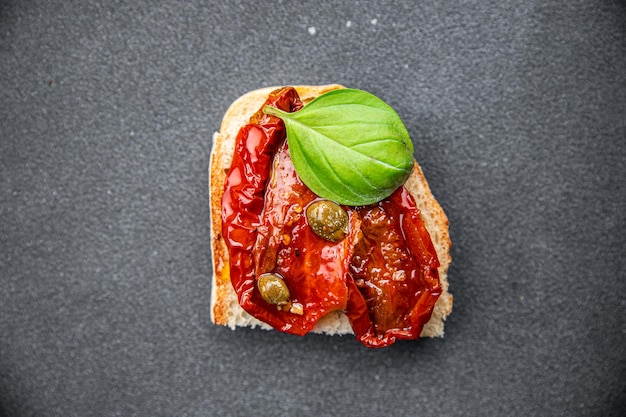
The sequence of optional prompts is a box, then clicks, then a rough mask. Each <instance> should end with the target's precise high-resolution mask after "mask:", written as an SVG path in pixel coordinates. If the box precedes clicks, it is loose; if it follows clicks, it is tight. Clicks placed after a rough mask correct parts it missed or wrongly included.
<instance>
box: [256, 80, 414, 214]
mask: <svg viewBox="0 0 626 417" xmlns="http://www.w3.org/2000/svg"><path fill="white" fill-rule="evenodd" d="M264 112H265V113H266V114H270V115H274V116H277V117H280V118H281V119H282V120H283V121H284V122H285V127H286V130H287V141H288V143H289V152H290V153H291V159H292V160H293V164H294V166H295V168H296V172H297V173H298V175H299V176H300V178H301V179H302V181H303V182H304V183H305V184H306V185H307V187H309V188H310V189H311V190H312V191H313V192H314V193H315V194H317V195H319V196H320V197H322V198H326V199H329V200H333V201H335V202H337V203H340V204H345V205H350V206H361V205H367V204H372V203H375V202H377V201H380V200H382V199H384V198H386V197H388V196H389V195H391V194H392V193H393V192H394V191H395V190H396V189H397V188H398V187H400V186H401V185H402V184H404V182H405V181H406V179H407V178H408V177H409V175H410V174H411V170H412V169H413V143H412V142H411V138H410V137H409V133H408V132H407V130H406V127H405V126H404V124H403V123H402V120H400V116H398V114H397V113H396V112H395V111H394V110H393V109H392V108H391V107H390V106H389V105H388V104H387V103H385V102H384V101H383V100H381V99H379V98H378V97H376V96H374V95H373V94H370V93H368V92H366V91H362V90H354V89H341V90H334V91H330V92H328V93H325V94H323V95H321V96H319V97H317V98H316V99H315V100H313V101H311V103H309V104H308V105H306V106H304V107H303V108H302V109H301V110H299V111H297V112H294V113H288V112H285V111H282V110H279V109H276V108H274V107H269V106H266V107H265V109H264Z"/></svg>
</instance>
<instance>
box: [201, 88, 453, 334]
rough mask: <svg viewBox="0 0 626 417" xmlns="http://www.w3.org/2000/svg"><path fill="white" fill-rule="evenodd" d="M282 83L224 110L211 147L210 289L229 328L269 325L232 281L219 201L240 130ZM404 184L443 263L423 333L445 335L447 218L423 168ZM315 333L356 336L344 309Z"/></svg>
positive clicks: (315, 91)
mask: <svg viewBox="0 0 626 417" xmlns="http://www.w3.org/2000/svg"><path fill="white" fill-rule="evenodd" d="M294 87H295V89H296V91H297V92H298V94H299V96H300V99H301V100H302V102H303V103H304V104H305V105H306V104H307V103H309V102H310V101H311V100H313V99H314V98H315V97H317V96H319V95H321V94H323V93H325V92H328V91H331V90H335V89H338V88H344V87H342V86H340V85H337V84H331V85H322V86H294ZM276 88H278V87H268V88H262V89H259V90H254V91H251V92H249V93H246V94H244V95H243V96H241V97H239V98H238V99H237V100H235V101H234V102H233V103H232V104H231V106H230V107H229V108H228V110H227V111H226V114H225V115H224V118H223V120H222V125H221V127H220V131H219V132H216V133H214V135H213V148H212V150H211V160H210V164H209V188H210V196H211V250H212V255H213V280H212V291H211V320H212V321H213V322H214V323H215V324H220V325H225V326H229V327H230V328H232V329H235V328H236V327H237V326H243V327H246V326H247V327H257V326H258V327H261V328H264V329H271V327H270V326H269V325H268V324H266V323H263V322H261V321H259V320H257V319H255V318H254V317H252V316H251V315H249V314H248V313H247V312H245V311H244V310H243V308H241V307H240V306H239V302H238V300H237V295H236V293H235V291H234V289H233V287H232V285H231V283H230V272H229V270H230V267H229V255H228V248H227V246H226V243H225V241H224V239H223V237H222V234H221V230H222V218H221V204H222V195H223V194H224V182H225V179H226V175H227V173H228V170H229V168H230V165H231V161H232V157H233V152H234V148H235V138H236V137H237V133H238V132H239V129H240V128H241V127H243V126H245V125H246V124H247V123H248V121H249V119H250V117H251V116H252V115H253V114H254V113H255V112H256V111H257V110H258V109H259V108H260V107H261V105H262V104H263V102H264V101H265V99H266V98H267V97H268V95H269V93H270V92H272V91H273V90H275V89H276ZM404 186H405V188H406V189H407V190H408V191H409V192H410V193H411V194H412V195H413V197H414V198H415V202H416V204H417V206H418V207H419V209H420V210H421V213H422V218H423V219H424V223H425V224H426V228H427V229H428V231H429V233H430V236H431V239H432V241H433V244H434V246H435V249H436V251H437V256H438V257H439V262H440V264H441V266H440V267H439V279H440V281H441V288H442V294H441V296H440V297H439V299H438V301H437V303H436V304H435V307H434V309H433V313H432V316H431V318H430V321H428V323H426V325H425V326H424V328H423V330H422V334H421V336H422V337H425V336H426V337H436V336H443V327H444V320H445V318H446V316H447V315H448V314H450V313H451V312H452V295H451V294H450V293H449V292H448V280H447V273H448V266H449V265H450V261H451V258H450V245H451V242H450V237H449V233H448V218H447V217H446V215H445V213H444V212H443V209H442V208H441V206H440V205H439V203H438V202H437V200H435V198H434V197H433V195H432V193H431V191H430V187H429V186H428V183H427V182H426V178H425V177H424V174H423V173H422V170H421V168H420V167H419V165H418V164H417V162H416V163H415V168H414V170H413V172H412V173H411V176H410V177H409V179H408V180H407V182H406V183H405V185H404ZM313 332H316V333H326V334H330V335H333V334H352V328H351V326H350V323H349V322H348V319H347V317H346V316H345V315H344V314H343V312H341V311H333V312H331V313H329V314H327V315H326V316H324V317H322V318H321V319H320V320H319V321H318V323H317V324H316V326H315V328H314V329H313Z"/></svg>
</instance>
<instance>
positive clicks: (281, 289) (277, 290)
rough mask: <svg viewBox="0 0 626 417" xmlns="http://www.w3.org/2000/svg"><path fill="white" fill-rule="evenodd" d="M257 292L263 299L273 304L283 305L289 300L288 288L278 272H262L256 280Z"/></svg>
mask: <svg viewBox="0 0 626 417" xmlns="http://www.w3.org/2000/svg"><path fill="white" fill-rule="evenodd" d="M257 287H258V288H259V293H261V297H263V299H264V300H265V301H267V302H268V303H270V304H273V305H284V304H287V303H288V302H289V296H290V294H289V288H287V284H285V281H284V280H283V278H282V277H281V276H280V275H278V274H272V273H267V274H262V275H261V276H259V280H258V281H257Z"/></svg>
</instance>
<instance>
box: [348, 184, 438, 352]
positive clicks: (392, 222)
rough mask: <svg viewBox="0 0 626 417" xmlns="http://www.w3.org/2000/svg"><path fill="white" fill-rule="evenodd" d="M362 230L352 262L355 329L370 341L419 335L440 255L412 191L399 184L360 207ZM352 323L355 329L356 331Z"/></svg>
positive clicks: (435, 288) (375, 343)
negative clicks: (385, 195)
mask: <svg viewBox="0 0 626 417" xmlns="http://www.w3.org/2000/svg"><path fill="white" fill-rule="evenodd" d="M356 210H357V212H358V213H359V217H360V219H361V222H362V223H361V233H362V236H361V237H360V239H359V241H358V243H357V245H356V248H355V252H354V255H353V258H352V261H351V265H350V275H351V277H352V279H353V281H354V283H355V286H354V287H351V290H352V291H354V288H355V287H356V288H357V289H358V291H359V294H360V295H361V296H362V298H363V299H362V300H361V299H359V297H358V295H357V294H352V295H351V297H350V300H351V303H350V304H349V306H348V309H352V308H359V309H360V310H361V311H362V304H363V303H365V305H366V306H367V312H368V313H367V315H361V316H358V315H357V314H352V315H351V316H349V317H350V318H351V322H352V324H353V328H354V329H355V334H356V335H357V337H358V338H359V339H360V340H361V342H363V343H364V344H366V345H368V346H372V347H379V346H387V345H389V344H392V343H393V342H394V341H395V340H396V339H417V338H418V337H419V335H420V333H421V331H422V328H423V326H424V324H425V323H426V322H427V321H428V320H429V319H430V316H431V313H432V309H433V307H434V305H435V302H436V301H437V299H438V298H439V296H440V295H441V288H440V285H439V274H438V272H437V267H438V266H439V261H438V259H437V253H436V252H435V248H434V247H433V244H432V241H431V239H430V235H429V234H428V231H427V230H426V227H425V226H424V222H423V221H422V219H421V218H420V216H419V210H418V208H417V207H416V206H415V202H414V200H413V197H412V196H411V195H410V194H409V192H408V191H407V190H406V189H405V188H404V187H401V188H399V189H398V190H397V191H396V192H395V193H394V194H392V195H391V197H389V198H388V199H385V200H383V201H381V202H379V203H377V204H374V205H370V206H365V207H358V208H357V209H356ZM356 328H358V329H359V330H358V331H357V330H356Z"/></svg>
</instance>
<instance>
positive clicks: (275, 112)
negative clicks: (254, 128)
mask: <svg viewBox="0 0 626 417" xmlns="http://www.w3.org/2000/svg"><path fill="white" fill-rule="evenodd" d="M263 113H265V114H269V115H270V116H276V117H280V118H281V119H284V118H285V117H286V116H288V115H289V113H288V112H286V111H282V110H280V109H277V108H276V107H272V106H265V107H263Z"/></svg>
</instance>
